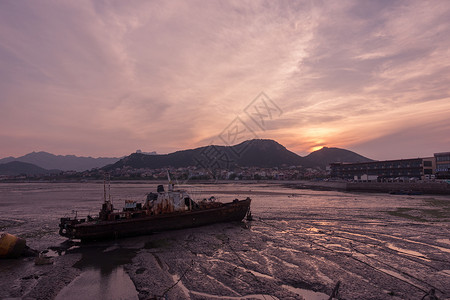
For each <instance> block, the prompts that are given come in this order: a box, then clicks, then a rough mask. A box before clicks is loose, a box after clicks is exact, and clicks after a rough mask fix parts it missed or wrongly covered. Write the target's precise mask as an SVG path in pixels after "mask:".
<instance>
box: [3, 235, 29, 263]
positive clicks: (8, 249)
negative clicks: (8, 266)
mask: <svg viewBox="0 0 450 300" xmlns="http://www.w3.org/2000/svg"><path fill="white" fill-rule="evenodd" d="M25 246H26V241H25V240H24V239H21V238H18V237H16V236H15V235H12V234H9V233H6V232H0V258H17V257H19V256H20V255H21V254H22V252H23V250H24V249H25Z"/></svg>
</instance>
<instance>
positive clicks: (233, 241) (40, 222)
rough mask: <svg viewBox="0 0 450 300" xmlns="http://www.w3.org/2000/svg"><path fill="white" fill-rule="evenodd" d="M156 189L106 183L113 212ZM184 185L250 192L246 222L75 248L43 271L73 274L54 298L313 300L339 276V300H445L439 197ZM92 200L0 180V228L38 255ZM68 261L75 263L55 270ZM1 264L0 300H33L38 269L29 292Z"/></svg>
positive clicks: (71, 190) (82, 186)
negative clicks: (428, 297) (433, 297)
mask: <svg viewBox="0 0 450 300" xmlns="http://www.w3.org/2000/svg"><path fill="white" fill-rule="evenodd" d="M155 186H156V183H154V182H150V183H148V182H147V183H143V182H139V183H120V182H113V183H112V184H111V195H112V199H113V202H114V204H115V206H116V207H120V204H121V203H123V200H129V199H133V200H140V199H142V200H143V199H144V198H145V195H146V193H148V192H150V191H153V190H154V188H155ZM183 187H184V188H186V189H187V190H189V191H190V192H191V195H192V196H193V197H194V198H195V197H196V198H197V199H202V198H207V197H209V196H211V195H214V196H215V197H216V198H217V199H218V200H220V201H223V202H226V201H231V200H233V199H235V198H239V199H243V198H245V197H247V196H249V197H251V198H252V213H253V216H254V221H252V222H248V223H244V225H243V227H242V226H241V225H239V224H217V225H212V226H206V227H202V228H194V229H187V230H180V231H175V232H168V233H159V234H154V235H150V236H145V237H139V238H131V239H124V240H120V241H111V242H103V243H101V244H96V245H93V246H92V245H91V246H80V245H75V247H72V248H70V249H68V250H67V249H65V250H64V251H62V252H61V253H62V254H63V255H62V256H61V257H56V258H55V264H54V265H53V266H50V267H48V268H49V270H54V272H60V271H61V272H62V270H63V269H64V268H73V269H74V270H75V271H76V274H77V276H75V275H73V276H72V277H70V278H68V279H66V280H65V281H64V282H62V283H60V285H61V286H62V287H61V288H59V286H58V288H55V289H54V290H55V291H54V295H53V297H54V296H56V295H57V298H58V299H77V298H78V299H79V296H83V298H101V297H103V299H136V298H137V297H138V296H139V297H141V298H145V297H151V296H158V295H159V296H161V295H163V293H165V294H164V295H165V297H168V298H169V299H180V297H181V298H187V297H190V298H191V299H208V298H216V299H244V298H248V299H250V298H257V299H285V298H289V297H291V299H299V298H300V297H303V298H304V299H322V298H325V295H329V294H330V293H331V290H332V289H333V287H334V285H335V284H336V282H337V281H338V280H339V281H341V282H342V285H341V289H340V293H341V295H342V297H344V298H347V299H358V298H359V299H372V298H373V299H384V298H386V299H394V298H395V297H400V298H402V299H405V298H406V299H408V298H419V299H420V298H421V297H422V296H423V295H424V294H425V293H426V292H427V291H429V290H430V289H431V288H435V289H436V291H437V294H438V295H439V296H441V297H442V298H444V299H445V297H450V275H449V273H448V270H449V269H450V244H449V242H448V237H449V236H450V226H449V225H450V222H449V221H450V211H449V208H450V199H449V197H445V196H423V195H422V196H404V195H387V194H358V193H344V192H336V191H313V190H296V189H291V188H286V187H283V186H282V185H275V184H271V185H266V184H247V185H244V184H239V183H231V184H201V185H184V186H183ZM102 199H103V184H102V183H92V182H87V183H15V184H5V183H1V184H0V230H1V231H7V232H9V233H12V234H16V235H18V236H21V237H24V238H26V240H27V244H28V245H30V246H31V247H33V248H35V249H38V250H41V251H42V250H45V249H47V248H48V247H58V246H59V245H60V244H61V243H62V242H64V241H65V239H64V238H62V237H60V236H59V235H58V222H59V218H60V217H63V216H65V215H70V216H74V215H75V214H77V215H78V216H79V217H84V216H86V215H87V214H96V213H98V210H99V208H100V205H101V202H102ZM187 250H188V251H187ZM69 258H71V259H74V261H75V263H72V264H71V265H69V266H66V265H65V262H68V261H69ZM189 262H191V265H189ZM2 263H3V262H0V264H2ZM7 264H8V268H0V276H2V278H6V280H7V281H5V282H6V283H5V284H4V285H2V286H0V287H3V289H5V286H10V288H8V289H9V290H1V292H0V298H3V297H12V296H16V297H17V296H19V297H24V296H27V295H36V293H37V294H39V291H40V290H39V287H40V285H43V284H44V283H43V282H45V280H44V279H45V276H48V275H46V273H45V272H42V271H41V270H42V269H37V268H36V267H30V266H27V267H26V268H28V269H24V270H27V272H29V273H30V272H31V273H33V272H34V273H33V274H38V277H39V278H40V279H38V280H36V282H34V283H33V284H35V285H36V287H33V286H32V287H30V288H27V289H24V288H20V286H23V285H24V284H22V285H20V284H17V282H18V280H19V281H20V275H17V276H19V278H17V276H16V277H11V276H13V275H11V274H13V273H14V272H11V270H14V263H11V262H7ZM19 268H25V267H24V266H23V263H17V269H19ZM2 270H4V271H3V272H2ZM6 270H8V271H6ZM186 270H187V271H186ZM5 272H9V273H8V274H6V273H5ZM49 272H50V271H49ZM19 273H20V272H19ZM41 273H44V275H42V274H41ZM27 274H28V273H27ZM183 274H185V276H184V277H183ZM41 278H44V279H41ZM8 280H9V281H10V283H11V284H10V285H7V283H8ZM22 281H23V280H22ZM66 281H67V282H66ZM14 282H15V283H14ZM119 282H120V283H121V284H122V285H120V284H119ZM46 284H51V283H46ZM172 285H174V287H172V288H171V289H170V290H169V291H166V290H167V289H168V287H170V286H172ZM30 291H31V292H30ZM33 292H34V293H35V294H33ZM27 293H31V294H27ZM411 293H412V294H411Z"/></svg>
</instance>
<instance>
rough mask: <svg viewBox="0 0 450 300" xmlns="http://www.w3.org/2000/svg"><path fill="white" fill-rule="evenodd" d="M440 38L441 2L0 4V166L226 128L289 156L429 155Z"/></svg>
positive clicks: (447, 5) (449, 142)
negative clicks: (262, 119) (244, 129)
mask: <svg viewBox="0 0 450 300" xmlns="http://www.w3.org/2000/svg"><path fill="white" fill-rule="evenodd" d="M449 36H450V2H448V1H433V2H427V1H404V2H403V1H387V2H383V1H330V2H324V3H322V2H317V1H295V2H294V1H292V2H291V1H280V2H275V1H269V2H260V1H250V2H245V1H237V2H216V1H206V2H205V1H179V2H178V1H136V2H133V4H130V3H128V2H120V1H119V2H108V1H88V0H83V1H77V2H66V1H63V2H59V1H57V2H54V1H2V2H0V66H1V67H0V141H1V147H0V158H1V157H6V156H20V155H24V154H26V153H29V152H31V151H40V150H42V151H47V152H51V153H54V154H75V155H85V156H96V157H97V156H123V155H127V154H129V153H131V152H134V151H135V150H136V149H142V151H146V152H147V151H148V152H150V151H156V152H158V153H168V152H172V151H177V150H182V149H187V148H195V147H199V146H204V145H207V144H209V143H217V144H223V140H221V139H220V138H219V135H220V134H221V133H222V132H223V131H224V129H225V128H227V126H229V124H230V123H231V122H233V120H235V119H236V118H237V117H239V118H240V120H242V122H243V123H245V124H246V125H248V127H249V128H250V129H251V130H252V132H253V135H254V136H255V137H257V138H267V139H274V140H276V141H277V142H279V143H280V144H283V145H284V146H286V147H287V148H288V149H289V150H291V151H294V152H296V153H298V154H300V155H306V154H308V153H309V152H311V151H314V150H318V149H320V148H322V147H323V146H327V147H340V148H346V149H349V150H353V151H356V152H358V153H360V154H362V155H364V156H367V157H370V158H373V159H394V158H406V157H419V156H432V155H433V153H434V152H442V151H450V134H449V132H450V121H449V120H450V118H449V115H450V92H449V82H450V62H449V60H450V59H449V57H450V51H449V49H450V39H449V38H448V37H449ZM261 92H264V93H265V94H266V95H267V96H268V97H269V98H270V100H271V101H273V103H275V104H276V106H277V107H278V108H279V109H280V111H276V110H274V111H273V112H274V115H270V117H267V120H266V121H267V122H266V123H264V126H263V127H261V126H260V127H258V126H257V125H255V124H254V122H252V119H251V117H250V116H255V114H253V115H252V114H247V113H246V111H245V110H246V109H247V108H248V106H249V105H250V104H251V103H252V101H253V100H254V99H255V97H257V96H258V95H259V94H260V93H261ZM275 112H276V114H275ZM255 118H256V117H255Z"/></svg>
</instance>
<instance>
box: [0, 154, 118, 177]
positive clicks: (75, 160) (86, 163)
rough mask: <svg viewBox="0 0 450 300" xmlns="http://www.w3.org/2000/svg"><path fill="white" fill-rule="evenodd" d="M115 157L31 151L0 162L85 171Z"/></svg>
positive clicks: (108, 162) (110, 161)
mask: <svg viewBox="0 0 450 300" xmlns="http://www.w3.org/2000/svg"><path fill="white" fill-rule="evenodd" d="M119 159H120V158H117V157H99V158H93V157H82V156H81V157H80V156H75V155H54V154H51V153H48V152H44V151H40V152H32V153H28V154H26V155H24V156H20V157H17V158H15V157H12V156H10V157H6V158H2V159H0V164H5V163H9V162H12V161H19V162H24V163H30V164H33V165H36V166H38V167H41V168H43V169H47V170H51V169H58V170H62V171H77V172H80V171H85V170H90V169H92V168H101V167H104V166H106V165H109V164H113V163H115V162H117V161H118V160H119Z"/></svg>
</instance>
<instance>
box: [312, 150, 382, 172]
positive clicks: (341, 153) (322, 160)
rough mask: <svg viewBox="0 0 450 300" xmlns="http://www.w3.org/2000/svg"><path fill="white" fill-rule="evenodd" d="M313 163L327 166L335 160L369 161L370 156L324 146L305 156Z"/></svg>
mask: <svg viewBox="0 0 450 300" xmlns="http://www.w3.org/2000/svg"><path fill="white" fill-rule="evenodd" d="M304 158H305V160H307V161H308V162H309V163H310V164H311V165H314V166H319V167H321V168H325V167H326V166H328V165H329V164H330V163H333V162H369V161H373V160H372V159H370V158H367V157H364V156H362V155H359V154H358V153H355V152H353V151H350V150H345V149H340V148H328V147H323V148H322V149H320V150H317V151H314V152H312V153H310V154H308V155H307V156H305V157H304Z"/></svg>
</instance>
